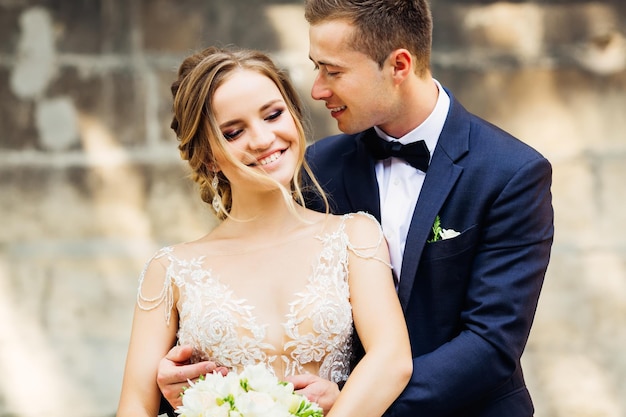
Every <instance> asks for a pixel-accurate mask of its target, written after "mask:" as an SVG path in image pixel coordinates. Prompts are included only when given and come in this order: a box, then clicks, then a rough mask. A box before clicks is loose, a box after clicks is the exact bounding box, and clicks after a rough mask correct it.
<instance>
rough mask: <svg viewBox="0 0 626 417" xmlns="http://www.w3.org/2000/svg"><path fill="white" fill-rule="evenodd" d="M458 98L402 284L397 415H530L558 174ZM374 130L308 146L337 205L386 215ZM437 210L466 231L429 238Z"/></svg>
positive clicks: (413, 232) (446, 223)
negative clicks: (527, 367) (404, 365)
mask: <svg viewBox="0 0 626 417" xmlns="http://www.w3.org/2000/svg"><path fill="white" fill-rule="evenodd" d="M448 94H449V95H450V98H451V106H450V111H449V114H448V117H447V119H446V122H445V125H444V128H443V131H442V133H441V135H440V137H439V141H438V143H437V146H436V148H435V151H434V153H433V156H432V160H431V164H430V166H429V168H428V172H427V175H426V178H425V181H424V184H423V187H422V190H421V193H420V195H419V199H418V201H417V204H416V206H415V210H414V213H413V218H412V220H411V225H410V228H409V232H408V237H407V242H406V249H405V251H404V258H403V263H402V270H401V273H400V283H399V287H398V296H399V298H400V302H401V304H402V308H403V310H404V313H405V317H406V321H407V326H408V329H409V335H410V339H411V348H412V351H413V376H412V378H411V381H410V382H409V385H408V386H407V388H406V389H405V390H404V392H403V393H402V395H401V396H400V397H399V398H398V399H397V400H396V401H395V403H394V404H393V405H392V406H391V407H390V409H389V410H388V411H387V414H386V415H387V416H390V417H409V416H410V417H415V416H425V417H438V416H459V417H460V416H463V417H469V416H480V417H504V416H506V417H529V416H532V415H533V412H534V410H533V405H532V401H531V399H530V395H529V393H528V390H527V389H526V385H525V382H524V378H523V375H522V369H521V366H520V357H521V355H522V352H523V350H524V347H525V344H526V341H527V339H528V335H529V332H530V328H531V324H532V321H533V318H534V314H535V310H536V306H537V301H538V298H539V293H540V290H541V286H542V284H543V279H544V275H545V272H546V268H547V265H548V261H549V257H550V248H551V245H552V239H553V210H552V203H551V192H550V186H551V176H552V169H551V166H550V163H549V162H548V161H547V160H546V159H545V158H544V157H542V156H541V155H540V154H539V153H538V152H537V151H535V150H534V149H532V148H531V147H530V146H528V145H526V144H524V143H522V142H521V141H519V140H517V139H515V138H514V137H512V136H511V135H509V134H508V133H506V132H504V131H503V130H501V129H499V128H497V127H495V126H493V125H492V124H489V123H488V122H486V121H484V120H482V119H480V118H478V117H477V116H475V115H473V114H470V113H469V112H468V111H467V110H465V109H464V108H463V107H462V106H461V104H459V103H458V102H457V101H456V100H455V99H454V97H453V96H452V94H450V93H449V92H448ZM363 134H364V133H360V134H356V135H346V134H340V135H336V136H332V137H328V138H325V139H322V140H320V141H318V142H316V143H314V144H313V145H311V146H309V148H308V149H307V160H308V162H309V164H310V166H311V168H312V170H313V172H314V174H315V175H316V178H317V179H318V181H319V182H320V184H321V185H322V187H323V188H324V190H325V191H326V192H327V193H328V194H329V197H330V198H331V210H332V211H333V212H335V213H345V212H352V211H359V210H363V211H367V212H369V213H371V214H373V215H374V216H375V217H376V218H378V219H379V220H380V204H379V194H378V186H377V181H376V175H375V172H374V165H375V161H374V160H373V159H372V157H371V156H370V155H369V154H368V152H367V151H366V149H365V147H364V145H363V143H362V141H361V139H360V138H361V136H362V135H363ZM314 205H315V204H314ZM316 208H319V206H318V207H316ZM437 215H439V216H440V219H441V226H442V227H443V228H446V229H454V230H457V231H459V232H462V233H461V234H460V235H459V236H457V237H455V238H452V239H446V240H440V241H438V242H434V243H427V240H428V239H429V235H430V232H431V228H432V225H433V222H434V220H435V217H436V216H437ZM372 308H375V306H372ZM381 383H384V370H383V369H381Z"/></svg>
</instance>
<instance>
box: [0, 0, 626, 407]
mask: <svg viewBox="0 0 626 417" xmlns="http://www.w3.org/2000/svg"><path fill="white" fill-rule="evenodd" d="M432 7H433V14H434V17H435V38H434V57H433V70H434V74H435V77H436V78H438V79H439V80H440V81H442V83H443V84H444V85H446V86H448V87H449V88H451V90H452V91H453V92H454V93H455V95H456V96H457V98H458V99H459V100H460V101H461V102H463V103H464V105H465V106H466V107H467V108H469V109H470V110H471V111H473V112H475V113H477V114H479V115H481V116H483V117H485V118H486V119H488V120H490V121H492V122H494V123H495V124H497V125H499V126H501V127H503V128H504V129H506V130H509V131H510V132H512V133H513V134H515V135H516V136H518V137H519V138H521V139H522V140H524V141H526V142H528V143H529V144H531V145H532V146H534V147H536V148H537V149H538V150H540V151H541V152H542V153H544V154H545V155H546V156H547V157H548V158H549V159H550V160H551V162H552V163H553V167H554V184H553V195H554V208H555V213H556V240H555V243H554V249H553V258H552V262H551V265H550V268H549V270H548V275H547V278H546V283H545V287H544V291H543V294H542V298H541V300H540V304H539V310H538V312H537V318H536V321H535V326H534V328H533V332H532V334H531V338H530V341H529V344H528V347H527V350H526V353H525V356H524V361H525V367H526V368H525V369H526V374H527V378H528V382H529V385H530V389H531V392H532V394H533V396H534V399H535V402H536V408H537V413H536V415H537V416H541V417H561V416H563V417H565V416H567V417H624V416H626V355H625V354H624V349H625V347H626V328H625V323H624V318H625V314H626V237H625V235H626V210H624V208H623V206H624V204H625V203H626V193H625V185H624V182H625V181H626V133H625V132H626V117H625V116H626V3H625V2H623V1H622V0H613V1H610V0H598V1H583V0H570V1H567V0H560V1H558V0H553V1H548V0H546V1H510V2H501V1H472V0H463V1H452V0H433V1H432ZM216 43H217V44H229V43H235V44H238V45H241V46H246V47H253V48H259V49H263V50H266V51H269V52H271V53H272V55H273V56H274V57H275V58H276V59H277V60H278V61H279V62H280V63H281V65H283V66H285V67H287V68H289V70H290V72H291V74H292V77H293V79H294V81H295V83H296V85H297V86H298V88H299V90H300V92H301V95H302V97H303V98H305V100H306V102H307V105H308V107H309V111H310V113H311V118H312V126H313V130H314V132H313V135H312V138H319V137H322V136H324V135H327V134H330V133H334V132H335V130H334V129H335V126H334V123H332V122H331V121H330V118H328V116H327V115H326V113H325V109H324V108H323V106H322V105H321V104H319V103H313V102H312V100H310V97H309V90H308V88H309V86H310V85H311V82H312V77H313V74H314V73H313V71H312V64H310V63H309V62H308V60H307V52H308V39H307V26H306V23H305V22H304V19H303V17H302V9H301V2H300V1H297V0H291V1H290V0H282V1H279V0H274V1H272V0H211V1H201V0H177V1H166V0H91V1H87V0H82V1H80V0H75V1H71V0H56V1H53V0H39V1H36V0H0V375H2V377H1V378H0V416H4V417H9V416H16V417H17V416H19V417H30V416H39V415H46V416H49V417H55V416H59V417H61V416H63V417H74V416H75V417H104V416H113V415H114V414H115V409H116V406H117V400H118V395H119V388H120V382H121V375H122V369H123V366H124V360H125V353H126V346H127V342H128V336H129V332H130V321H131V317H132V309H133V303H134V299H135V291H136V286H137V278H138V275H139V273H140V271H141V268H142V267H143V264H144V262H145V260H146V259H147V258H148V257H149V256H150V255H151V254H152V253H153V252H154V251H155V250H156V249H157V248H158V247H160V246H162V245H165V244H171V243H175V242H178V241H181V240H187V239H193V238H195V237H199V236H201V235H202V234H204V233H205V232H206V231H207V230H208V229H209V228H210V227H211V226H212V225H213V224H214V220H213V218H212V216H211V214H210V212H209V211H208V208H206V207H205V206H204V205H203V204H202V203H201V202H200V200H199V197H198V196H197V194H196V192H195V189H194V187H193V185H192V184H191V183H190V181H189V180H187V179H186V177H185V176H186V171H185V167H184V165H183V164H182V163H181V162H180V161H179V160H178V154H177V151H176V141H175V138H174V136H173V134H172V132H171V131H170V130H169V127H168V126H169V122H170V93H169V84H170V82H171V81H172V80H173V78H174V75H175V71H176V68H177V66H178V64H179V63H180V61H181V59H182V58H183V57H184V56H185V55H187V54H188V53H189V52H191V51H193V50H196V49H199V48H201V47H203V46H206V45H209V44H216Z"/></svg>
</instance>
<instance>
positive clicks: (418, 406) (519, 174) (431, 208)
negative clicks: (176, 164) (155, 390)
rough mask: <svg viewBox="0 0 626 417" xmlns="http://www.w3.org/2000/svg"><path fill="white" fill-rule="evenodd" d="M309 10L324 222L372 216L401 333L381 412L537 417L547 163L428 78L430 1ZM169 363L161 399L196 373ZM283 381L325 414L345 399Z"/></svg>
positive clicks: (318, 384)
mask: <svg viewBox="0 0 626 417" xmlns="http://www.w3.org/2000/svg"><path fill="white" fill-rule="evenodd" d="M305 14H306V18H307V20H308V22H309V24H310V32H309V35H310V51H309V56H310V58H311V60H312V61H313V62H314V63H315V65H316V67H317V68H318V71H319V73H318V74H317V77H316V79H315V82H314V85H313V87H312V90H311V94H312V96H313V98H315V99H317V100H322V101H324V102H325V103H326V107H327V108H328V109H329V111H330V113H331V116H332V117H333V118H335V119H336V121H337V124H338V127H339V129H340V130H341V131H342V132H344V134H342V135H338V136H334V137H330V138H326V139H323V140H320V141H318V142H317V143H315V144H314V145H312V146H311V147H310V148H309V149H308V152H307V157H308V161H309V163H310V165H311V167H312V169H313V171H314V173H315V174H316V176H317V178H318V180H319V182H320V184H322V186H323V187H324V188H325V190H326V191H327V192H328V193H329V195H330V196H331V202H332V204H333V211H334V212H336V213H345V212H350V211H358V210H363V211H368V212H370V213H372V214H373V215H375V216H376V217H377V218H378V219H379V220H380V221H381V224H382V226H383V230H384V232H385V236H386V238H387V240H388V243H389V247H390V252H391V261H392V265H393V268H394V273H395V274H394V275H395V277H396V279H397V280H398V296H399V298H400V301H401V304H402V307H403V309H404V313H405V317H406V321H407V325H408V329H409V334H410V337H411V345H412V350H413V358H414V360H413V377H412V379H411V381H410V383H409V385H408V386H407V388H406V389H405V391H404V392H403V394H402V395H401V396H400V397H399V398H398V399H397V400H396V402H395V403H394V404H393V405H392V406H391V408H390V409H389V410H388V411H387V414H386V415H388V416H393V417H413V416H428V417H438V416H441V417H443V416H447V417H461V416H462V417H474V416H475V417H502V416H507V417H530V416H532V415H533V412H534V409H533V405H532V401H531V398H530V395H529V393H528V390H527V389H526V386H525V382H524V377H523V374H522V369H521V365H520V358H521V355H522V353H523V350H524V347H525V344H526V341H527V338H528V335H529V332H530V329H531V325H532V322H533V318H534V314H535V309H536V306H537V302H538V298H539V293H540V291H541V287H542V283H543V278H544V275H545V272H546V268H547V266H548V261H549V257H550V248H551V244H552V238H553V211H552V205H551V194H550V185H551V167H550V164H549V162H548V161H547V160H546V159H545V158H543V157H542V156H541V155H540V154H539V153H537V152H536V151H535V150H533V149H532V148H530V147H529V146H527V145H525V144H524V143H522V142H520V141H518V140H517V139H515V138H513V137H512V136H511V135H509V134H507V133H506V132H504V131H502V130H500V129H498V128H497V127H495V126H493V125H491V124H489V123H487V122H486V121H484V120H481V119H479V118H478V117H476V116H475V115H472V114H470V113H468V112H467V111H466V110H465V109H464V108H463V107H462V106H461V104H460V103H459V102H458V101H457V100H456V99H455V98H454V96H453V95H452V94H451V92H449V91H448V90H446V89H444V88H443V87H442V86H441V85H440V84H439V83H438V82H437V81H436V80H434V79H433V78H432V75H431V72H430V54H431V49H430V45H431V34H432V21H431V15H430V10H429V7H428V4H427V2H426V1H425V0H379V1H370V2H363V1H362V0H361V1H358V0H306V1H305ZM408 144H412V145H411V146H410V147H409V149H406V147H404V146H402V145H408ZM407 153H408V154H409V155H408V156H407ZM442 231H443V233H442ZM181 352H182V353H181ZM179 360H180V361H182V360H184V351H181V350H180V349H178V350H174V351H172V352H171V353H170V355H168V358H166V359H164V360H163V361H162V366H161V367H160V368H159V385H160V386H161V388H162V390H163V392H164V393H165V396H166V397H168V399H170V400H173V399H174V394H178V393H180V388H179V387H180V385H177V384H178V383H180V382H184V380H182V379H181V375H183V374H184V376H185V377H186V378H193V377H195V376H197V375H192V373H194V372H195V370H193V368H186V369H187V373H184V372H183V371H182V370H181V368H180V367H179V368H178V370H179V371H178V372H177V371H176V368H175V367H174V366H173V365H174V363H175V362H176V361H179ZM196 366H201V365H196ZM207 366H208V367H209V368H210V365H207ZM207 369H208V368H207ZM380 372H381V381H384V372H385V370H384V369H381V370H380ZM176 374H177V375H178V378H176V376H175V375H176ZM292 382H294V384H295V386H296V387H297V388H300V389H301V390H302V391H301V392H302V393H305V394H308V395H310V397H311V398H312V399H313V400H315V401H318V402H319V403H320V404H321V405H322V406H323V407H324V408H325V409H327V408H328V407H329V406H330V405H331V404H332V403H333V402H334V400H335V399H336V396H337V395H338V393H339V389H338V387H337V386H336V385H335V384H333V383H331V382H329V381H325V380H321V379H320V378H318V377H315V376H311V375H301V376H297V377H294V378H293V379H292Z"/></svg>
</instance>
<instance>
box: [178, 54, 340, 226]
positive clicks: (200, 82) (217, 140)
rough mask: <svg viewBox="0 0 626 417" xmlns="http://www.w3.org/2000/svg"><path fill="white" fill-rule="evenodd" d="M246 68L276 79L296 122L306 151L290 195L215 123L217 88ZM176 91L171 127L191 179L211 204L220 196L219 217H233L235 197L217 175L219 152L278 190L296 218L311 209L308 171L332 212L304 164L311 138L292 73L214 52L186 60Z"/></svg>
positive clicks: (265, 61)
mask: <svg viewBox="0 0 626 417" xmlns="http://www.w3.org/2000/svg"><path fill="white" fill-rule="evenodd" d="M241 69H247V70H252V71H256V72H258V73H259V74H262V75H264V76H266V77H267V78H269V79H270V80H272V81H273V82H274V84H275V85H276V87H278V90H279V91H280V93H281V95H282V97H283V98H284V100H285V103H286V105H287V109H288V111H289V113H290V114H291V116H292V117H293V119H294V122H295V125H296V129H297V132H298V141H299V145H300V146H299V153H298V162H297V165H296V169H295V172H294V175H293V178H292V180H291V184H290V189H289V190H286V189H285V187H283V186H282V185H280V184H279V183H278V182H277V181H275V180H273V179H272V178H271V177H269V176H268V175H264V174H262V173H259V172H257V171H256V170H253V169H251V168H249V167H247V166H246V165H245V164H243V163H241V162H240V161H238V160H236V159H235V158H234V157H233V156H232V155H231V153H230V152H229V151H228V149H227V148H226V140H225V139H224V137H223V134H222V132H221V130H220V128H219V124H218V123H217V121H216V119H215V114H214V109H213V108H212V99H213V95H214V94H215V91H216V90H217V88H218V87H219V86H220V85H222V84H223V83H224V81H226V79H228V77H229V76H230V75H231V74H232V72H233V71H236V70H241ZM171 90H172V96H173V98H174V106H173V110H174V116H173V120H172V124H171V128H172V129H173V130H174V132H176V136H177V137H178V140H179V141H180V144H179V146H178V149H179V150H180V154H181V157H182V158H183V159H184V160H186V161H188V162H189V166H190V168H191V171H192V172H191V178H192V179H193V180H194V181H195V182H196V183H198V185H199V188H200V196H201V198H202V200H203V201H204V202H206V203H209V204H211V203H212V201H213V197H214V196H215V194H216V193H217V194H218V195H219V197H220V200H221V206H220V209H219V210H218V211H217V213H216V214H217V216H218V218H220V219H224V218H226V217H228V216H229V215H230V209H231V207H232V192H231V188H230V183H229V181H228V179H227V178H226V177H225V176H224V175H223V174H222V173H221V172H219V173H216V172H215V171H216V169H215V168H216V163H215V157H214V155H215V154H216V153H217V154H218V155H220V156H222V155H223V156H224V157H225V158H227V159H228V161H230V162H231V163H233V164H235V165H236V166H238V167H240V168H241V169H243V170H246V171H247V172H248V173H249V174H250V175H252V176H256V177H257V178H259V179H260V180H262V181H271V182H272V183H273V184H275V185H278V186H279V187H280V188H279V189H280V190H281V191H282V192H283V196H284V197H285V201H286V203H287V204H288V206H289V207H290V209H292V210H293V212H294V213H296V211H295V210H296V208H295V205H294V202H295V203H298V204H300V205H302V206H305V198H304V196H303V178H302V175H303V170H304V172H305V173H306V175H307V176H308V178H309V179H310V181H311V184H312V186H313V189H314V190H313V191H314V192H315V193H316V194H318V196H320V197H321V198H322V200H323V202H324V205H325V206H326V212H327V213H328V211H329V208H328V200H327V198H326V196H325V194H324V192H323V190H322V188H321V187H320V185H319V183H318V182H317V180H316V179H315V177H314V175H313V173H312V171H311V169H310V167H309V166H308V164H307V163H306V161H305V159H304V154H305V148H306V137H305V129H304V126H303V120H304V119H303V110H302V104H301V101H300V99H299V97H298V94H297V92H296V90H295V88H294V87H293V85H292V84H291V82H290V81H289V78H288V76H287V74H286V73H285V72H284V71H283V70H281V69H279V68H278V67H276V65H275V64H274V62H273V61H272V60H271V59H270V58H269V57H268V56H267V55H266V54H264V53H262V52H259V51H254V50H245V49H234V48H230V49H225V48H218V47H209V48H207V49H205V50H203V51H201V52H198V53H195V54H193V55H191V56H189V57H187V58H186V59H185V60H184V61H183V63H182V64H181V66H180V68H179V70H178V79H177V80H176V81H174V82H173V83H172V86H171ZM215 175H218V178H219V183H218V186H217V188H214V187H213V185H212V180H213V177H214V176H215ZM306 191H310V190H306Z"/></svg>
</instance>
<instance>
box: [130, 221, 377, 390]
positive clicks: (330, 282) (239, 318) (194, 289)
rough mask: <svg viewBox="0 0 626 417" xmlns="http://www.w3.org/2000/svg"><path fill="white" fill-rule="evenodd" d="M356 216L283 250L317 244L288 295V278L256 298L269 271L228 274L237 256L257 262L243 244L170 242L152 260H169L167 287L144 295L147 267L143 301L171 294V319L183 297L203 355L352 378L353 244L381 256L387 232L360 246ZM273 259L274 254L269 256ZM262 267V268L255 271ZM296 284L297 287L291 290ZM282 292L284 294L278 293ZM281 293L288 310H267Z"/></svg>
mask: <svg viewBox="0 0 626 417" xmlns="http://www.w3.org/2000/svg"><path fill="white" fill-rule="evenodd" d="M366 216H368V217H370V216H369V215H366ZM352 217H355V215H345V216H342V218H341V221H340V222H339V223H338V227H337V228H335V229H334V230H331V231H328V232H324V233H323V234H321V235H316V236H315V239H311V238H308V239H306V240H307V241H302V242H290V243H289V245H287V246H286V247H285V248H284V249H283V250H287V251H291V253H292V254H293V256H302V254H301V253H300V252H302V250H304V248H307V250H309V249H314V252H313V253H309V254H306V256H304V257H303V258H302V259H305V260H310V262H308V264H306V263H305V262H306V261H303V262H300V261H299V260H298V262H297V264H298V265H299V266H297V267H296V268H294V269H293V273H291V275H290V276H289V277H288V279H289V283H290V285H288V286H287V287H288V288H285V291H284V293H285V294H286V295H280V293H281V292H283V291H282V290H283V286H282V285H280V286H278V287H277V288H275V289H271V288H269V289H268V290H269V291H270V292H269V296H263V295H261V296H259V297H258V298H256V299H257V302H258V304H259V305H262V307H261V306H259V305H255V303H253V301H251V300H250V298H252V297H253V296H256V295H257V294H256V293H257V292H262V290H263V289H265V286H264V284H265V281H263V280H262V279H263V277H262V276H261V277H260V278H261V280H260V281H255V280H254V279H252V278H254V277H252V278H251V279H246V280H243V281H242V280H239V279H237V280H234V279H231V278H232V277H230V276H229V275H228V274H229V273H231V274H232V273H233V272H230V269H231V268H232V267H234V265H235V263H238V262H242V263H246V262H248V261H249V260H250V262H251V263H254V254H249V253H245V252H243V253H241V254H229V255H230V257H226V256H225V255H222V256H210V255H202V254H197V253H195V252H191V253H192V254H193V255H194V256H189V255H190V251H185V250H181V249H180V248H178V247H166V248H163V249H161V250H159V251H158V252H157V253H156V255H155V256H154V257H153V258H152V260H151V261H150V262H158V263H160V265H161V266H162V267H163V268H164V288H163V291H162V292H161V294H160V295H159V296H158V297H156V298H152V299H149V298H146V297H144V296H143V295H142V292H141V289H142V282H143V278H144V274H145V270H144V273H142V276H141V279H140V287H139V294H138V303H139V306H140V308H143V309H151V308H154V307H155V306H156V305H158V304H160V303H162V302H165V303H166V317H165V319H166V320H168V322H169V320H170V313H171V311H172V308H173V307H174V303H176V306H175V307H176V310H177V313H178V314H177V317H178V320H179V323H178V326H179V330H178V334H177V335H178V340H179V343H180V344H189V345H192V346H194V348H195V349H196V350H197V352H199V357H200V358H202V359H211V360H214V361H217V362H219V363H221V364H222V365H224V366H226V367H228V368H230V369H238V370H241V368H242V367H243V366H245V365H247V364H252V363H258V362H264V363H267V364H268V365H270V366H271V367H272V368H273V369H274V371H275V373H276V374H277V375H278V376H280V377H283V376H287V375H293V374H301V373H306V372H309V373H316V374H318V375H319V376H321V377H323V378H326V379H329V380H332V381H335V382H339V381H344V380H346V379H347V376H348V372H349V359H350V351H351V341H352V331H353V325H352V309H351V306H350V302H349V299H350V290H349V286H348V260H349V252H352V253H354V254H356V255H357V256H360V257H363V258H373V257H374V254H375V253H376V250H377V249H378V247H379V245H380V244H381V241H382V239H383V237H382V236H383V235H382V232H380V235H379V237H378V241H377V242H376V244H375V245H373V246H369V247H355V246H354V245H353V244H352V243H351V242H350V239H349V236H348V234H347V233H346V227H345V226H346V222H347V221H349V219H351V218H352ZM371 221H375V220H373V218H372V219H371ZM379 231H380V228H379ZM310 240H314V241H315V242H309V241H310ZM273 253H274V258H278V259H280V258H281V257H280V252H279V250H277V249H275V248H274V249H273ZM265 260H266V263H267V262H269V261H268V260H267V257H266V258H265ZM212 261H214V262H212ZM150 262H149V264H150ZM212 263H215V268H214V267H212ZM286 269H287V270H289V267H288V266H286ZM270 271H271V269H270ZM255 272H256V269H255V270H253V272H252V273H251V274H250V275H254V273H255ZM235 273H236V272H235ZM261 273H262V272H261V271H259V274H261ZM277 273H278V271H277ZM231 282H232V285H231ZM282 282H287V281H282ZM294 284H295V285H294ZM251 286H252V288H251ZM292 288H296V289H295V291H293V292H291V289H292ZM239 291H241V292H242V293H244V292H245V293H246V294H248V296H243V295H242V294H240V293H239ZM274 294H276V300H273V299H272V298H274V297H273V295H274ZM176 295H177V297H176ZM281 297H282V298H281ZM175 298H177V300H175ZM281 299H286V300H288V302H287V303H286V304H287V308H286V309H285V310H280V309H281V308H282V307H279V308H278V310H279V311H280V314H261V310H263V311H264V313H267V312H272V311H274V310H277V307H276V304H277V303H280V301H279V300H281ZM263 301H265V302H263ZM264 317H265V318H264ZM268 317H270V318H273V319H274V320H273V321H276V322H273V321H269V319H268ZM279 318H280V320H279ZM278 321H280V323H277V322H278Z"/></svg>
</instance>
